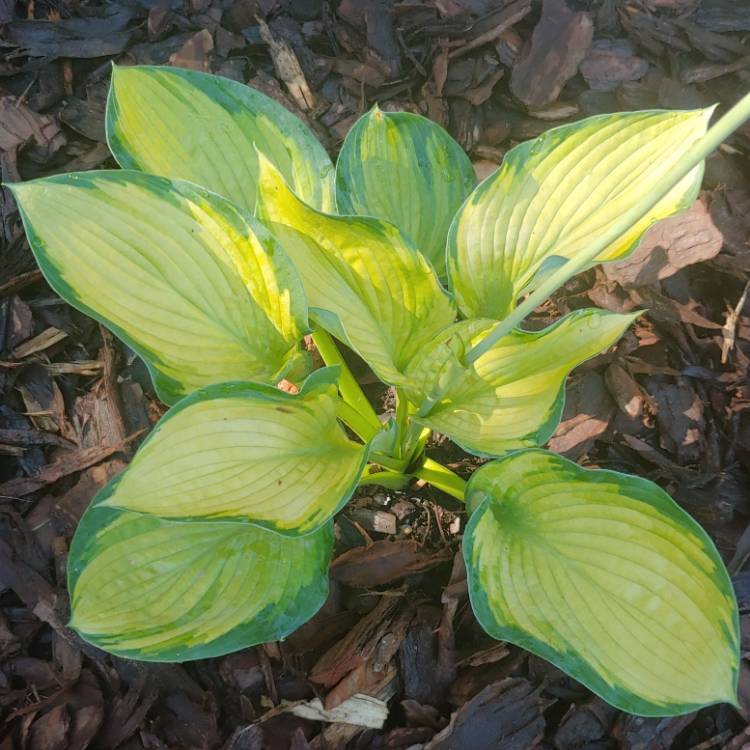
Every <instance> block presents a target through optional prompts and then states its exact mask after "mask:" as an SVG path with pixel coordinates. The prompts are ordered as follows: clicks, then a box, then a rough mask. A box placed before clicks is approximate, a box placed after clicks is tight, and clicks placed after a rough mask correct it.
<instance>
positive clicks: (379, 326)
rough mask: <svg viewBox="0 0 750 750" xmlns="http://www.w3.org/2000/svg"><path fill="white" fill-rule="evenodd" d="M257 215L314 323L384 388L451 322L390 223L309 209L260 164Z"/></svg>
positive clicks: (428, 274) (443, 299)
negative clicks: (290, 269)
mask: <svg viewBox="0 0 750 750" xmlns="http://www.w3.org/2000/svg"><path fill="white" fill-rule="evenodd" d="M258 213H259V216H260V218H261V219H262V221H263V222H264V223H265V224H266V225H267V226H268V227H269V228H270V229H271V231H273V233H274V234H275V235H276V237H277V238H278V239H279V241H280V242H281V244H282V245H283V247H284V249H285V250H286V252H287V253H288V254H289V256H290V257H291V258H292V260H293V261H294V263H295V265H296V267H297V268H298V269H299V272H300V276H301V277H302V281H303V284H304V286H305V293H306V296H307V300H308V303H309V305H310V316H311V317H312V318H313V320H314V321H315V322H316V323H317V324H318V325H320V326H321V327H322V328H324V329H325V330H327V331H328V332H329V333H331V334H332V335H333V336H335V337H336V338H338V339H339V340H340V341H343V342H344V343H345V344H346V345H347V346H349V347H350V348H352V349H353V350H354V351H355V352H357V353H358V354H359V355H360V356H361V357H362V358H363V359H364V360H365V361H366V362H367V363H368V364H369V365H370V366H371V367H372V369H373V370H374V371H375V373H376V374H377V376H378V377H379V378H380V379H381V380H383V381H385V382H386V383H390V384H392V385H398V384H400V383H401V382H402V381H403V370H404V368H405V367H406V364H407V363H408V361H409V360H410V359H411V358H412V357H413V356H414V353H415V352H416V351H418V350H419V348H420V347H421V346H423V345H424V344H425V343H426V342H427V341H429V340H430V339H431V338H432V337H433V336H435V335H436V334H437V333H438V332H439V331H441V330H442V329H443V328H445V327H446V326H447V325H450V324H451V323H452V322H453V320H454V318H455V311H454V308H453V305H452V302H451V300H450V299H449V297H448V296H447V295H446V294H445V292H444V290H443V288H442V287H441V286H440V282H439V281H438V279H437V277H436V276H435V273H434V271H433V269H432V266H431V265H430V263H429V262H428V261H427V259H426V258H425V257H424V256H423V255H422V254H421V253H419V252H417V251H416V250H415V249H414V248H413V247H412V246H411V245H410V244H408V242H407V241H406V240H405V239H404V237H403V236H402V235H401V233H400V232H399V231H398V230H397V229H396V228H395V227H394V226H393V225H391V224H388V223H387V222H384V221H379V220H377V219H371V218H359V217H349V216H329V215H326V214H323V213H320V212H319V211H315V210H313V209H312V208H310V207H309V206H307V205H305V204H304V203H303V202H302V201H301V200H300V199H299V198H297V197H296V196H295V195H294V193H293V192H292V191H291V190H290V189H289V187H288V186H287V184H286V183H285V182H284V178H283V177H282V175H281V174H280V173H279V171H278V170H277V169H275V168H274V167H273V165H271V164H270V162H268V161H267V160H265V159H261V177H260V188H259V197H258Z"/></svg>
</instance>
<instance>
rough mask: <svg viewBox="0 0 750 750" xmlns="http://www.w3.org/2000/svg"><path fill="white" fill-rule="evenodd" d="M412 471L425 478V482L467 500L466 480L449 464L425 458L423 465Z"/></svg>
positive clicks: (416, 475)
mask: <svg viewBox="0 0 750 750" xmlns="http://www.w3.org/2000/svg"><path fill="white" fill-rule="evenodd" d="M411 473H412V474H414V476H415V477H418V478H419V479H424V481H425V482H428V483H429V484H431V485H432V486H433V487H437V488H438V489H439V490H442V491H443V492H445V493H446V494H447V495H450V496H451V497H454V498H456V500H460V501H461V502H462V503H463V502H466V500H465V498H464V490H465V489H466V482H465V480H463V479H461V477H460V476H458V474H456V473H455V472H454V471H451V470H450V469H449V468H448V467H447V466H443V465H442V464H439V463H438V462H437V461H433V460H432V459H431V458H425V460H424V463H423V464H422V466H421V467H420V468H419V469H415V470H414V471H412V472H411Z"/></svg>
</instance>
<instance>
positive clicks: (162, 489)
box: [101, 367, 368, 536]
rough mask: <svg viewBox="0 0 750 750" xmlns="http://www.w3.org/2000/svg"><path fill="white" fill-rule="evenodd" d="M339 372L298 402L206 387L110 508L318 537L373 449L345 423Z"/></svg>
mask: <svg viewBox="0 0 750 750" xmlns="http://www.w3.org/2000/svg"><path fill="white" fill-rule="evenodd" d="M337 384H338V367H328V368H323V369H320V370H316V371H315V372H314V373H313V374H312V375H310V377H309V378H308V379H307V380H306V381H305V383H304V385H303V387H302V390H301V391H300V392H299V393H298V394H294V395H292V394H289V393H285V392H283V391H281V390H279V389H278V388H273V387H270V386H263V385H258V384H254V383H226V384H219V385H212V386H208V387H206V388H202V389H200V390H198V391H196V392H194V393H192V394H191V395H190V396H187V397H186V398H184V399H182V400H181V401H180V402H178V403H177V404H176V405H175V406H174V407H172V409H170V410H169V411H168V412H167V413H166V414H165V415H164V417H162V419H161V420H160V421H159V424H158V425H157V426H156V428H155V429H154V430H153V432H152V433H151V434H150V435H149V437H148V439H147V440H146V441H145V442H144V443H143V445H141V447H140V448H139V449H138V452H137V453H136V455H135V457H134V458H133V460H132V461H131V463H130V465H129V466H128V470H127V471H126V472H125V473H124V475H123V476H122V477H121V479H120V481H119V483H118V485H117V487H116V489H115V490H114V491H113V492H111V493H110V494H109V495H108V497H107V498H106V500H102V501H101V505H102V506H109V507H118V508H122V509H124V510H131V511H138V512H141V513H151V514H153V515H157V516H160V517H162V518H166V519H181V520H195V521H216V522H220V521H227V520H236V521H245V522H247V523H252V524H255V525H258V526H263V527H264V528H267V529H270V530H271V531H275V532H277V533H279V534H284V535H288V536H304V535H305V534H309V533H311V532H313V531H316V530H317V529H318V528H320V527H321V526H322V525H324V524H325V523H327V522H328V520H329V519H330V518H331V517H332V516H333V515H334V513H336V512H337V511H338V510H340V509H341V508H342V507H343V506H344V504H345V503H346V502H347V501H348V500H349V498H350V497H351V495H352V494H353V492H354V490H355V489H356V487H357V483H358V481H359V478H360V476H361V475H362V472H363V471H364V468H365V466H366V462H367V453H368V449H367V447H366V446H364V445H362V444H360V443H356V442H354V441H352V440H350V439H349V438H348V437H347V436H346V433H345V432H344V429H343V428H342V426H341V425H340V424H339V422H338V420H337V418H336V407H337V404H338V401H339V397H338V393H337Z"/></svg>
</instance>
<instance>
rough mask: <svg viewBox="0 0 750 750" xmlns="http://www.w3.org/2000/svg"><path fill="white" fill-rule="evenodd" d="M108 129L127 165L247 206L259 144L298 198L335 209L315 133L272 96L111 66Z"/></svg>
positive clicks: (186, 73) (192, 75) (224, 83)
mask: <svg viewBox="0 0 750 750" xmlns="http://www.w3.org/2000/svg"><path fill="white" fill-rule="evenodd" d="M106 126H107V142H108V143H109V147H110V149H111V150H112V153H113V154H114V155H115V159H117V163H118V164H119V165H120V166H121V167H123V168H125V169H138V170H141V171H143V172H151V173H153V174H158V175H162V176H164V177H172V178H181V179H184V180H190V181H191V182H196V183H198V184H199V185H203V186H204V187H207V188H208V189H209V190H213V191H214V192H216V193H219V195H223V196H224V197H226V198H229V199H230V200H232V201H234V202H235V203H236V204H237V205H239V206H241V207H243V208H245V209H248V210H249V211H252V210H253V208H254V206H255V193H256V182H257V179H258V157H257V155H256V150H255V149H256V148H257V149H258V151H260V152H261V153H263V154H264V155H265V156H266V157H267V158H268V159H270V160H271V161H272V162H273V163H274V164H275V165H276V167H278V169H279V170H281V173H282V174H283V175H284V177H285V178H286V179H287V180H289V183H290V184H291V185H292V186H293V188H294V190H295V191H296V192H297V193H298V194H299V195H300V196H301V197H302V198H303V199H304V200H306V201H307V202H308V203H310V204H311V205H313V206H315V207H316V208H320V209H322V210H324V211H330V210H333V206H334V199H333V164H332V163H331V160H330V158H329V157H328V154H327V153H326V151H325V149H324V148H323V147H322V146H321V145H320V143H319V142H318V140H317V138H315V136H314V135H313V134H312V133H311V132H310V130H309V129H308V128H307V126H306V125H305V124H304V123H303V122H302V121H301V120H299V119H298V118H297V117H295V116H294V115H293V114H292V113H291V112H289V111H288V110H287V109H285V108H284V107H282V106H281V105H280V104H277V103H276V102H275V101H274V100H273V99H270V98H269V97H267V96H266V95H265V94H261V92H260V91H256V90H255V89H253V88H250V87H249V86H245V85H243V84H241V83H237V82H236V81H232V80H230V79H228V78H221V77H220V76H213V75H208V74H206V73H198V72H195V71H191V70H182V69H181V68H167V67H160V66H150V65H144V66H133V67H119V66H116V67H115V68H114V69H113V71H112V86H111V88H110V90H109V100H108V102H107V120H106Z"/></svg>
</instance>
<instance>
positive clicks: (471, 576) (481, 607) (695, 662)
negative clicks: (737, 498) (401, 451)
mask: <svg viewBox="0 0 750 750" xmlns="http://www.w3.org/2000/svg"><path fill="white" fill-rule="evenodd" d="M466 498H467V505H468V506H469V509H470V510H473V511H474V512H473V515H472V516H471V519H470V520H469V523H468V525H467V528H466V533H465V535H464V558H465V560H466V568H467V572H468V580H469V594H470V598H471V603H472V607H473V608H474V612H475V614H476V616H477V619H478V620H479V622H480V623H481V625H482V627H483V628H484V629H485V630H486V631H487V632H488V633H489V634H490V635H491V636H493V637H494V638H498V639H500V640H504V641H509V642H510V643H515V644H516V645H518V646H522V647H523V648H526V649H528V650H529V651H531V652H533V653H535V654H537V655H538V656H541V657H542V658H544V659H547V660H548V661H551V662H552V663H553V664H555V665H556V666H558V667H559V668H560V669H562V670H563V671H565V672H567V673H568V674H569V675H570V676H571V677H573V678H575V679H576V680H578V681H579V682H582V683H583V684H584V685H586V686H587V687H588V688H590V689H591V690H593V691H594V692H595V693H596V694H597V695H599V696H600V697H601V698H603V699H604V700H605V701H607V702H608V703H611V704H612V705H613V706H616V707H617V708H620V709H622V710H623V711H629V712H631V713H635V714H640V715H643V716H672V715H676V714H683V713H688V712H690V711H694V710H696V709H698V708H700V707H701V706H705V705H708V704H711V703H718V702H722V701H725V702H728V703H733V704H735V705H736V702H737V699H736V690H737V676H738V669H739V622H738V615H737V604H736V602H735V598H734V593H733V590H732V584H731V581H730V580H729V576H728V575H727V572H726V569H725V568H724V564H723V563H722V561H721V558H720V557H719V554H718V553H717V551H716V548H715V547H714V545H713V544H712V543H711V540H710V539H709V538H708V536H707V535H706V533H705V532H704V531H703V530H702V529H701V528H700V526H698V524H697V523H696V522H695V521H694V520H693V519H692V518H691V517H690V516H688V514H687V513H685V512H684V511H683V510H682V509H681V508H680V507H679V506H677V505H676V504H675V502H674V501H673V500H672V499H671V498H670V497H669V495H667V494H666V493H665V492H664V491H663V490H662V489H660V488H659V487H658V486H657V485H655V484H654V483H653V482H649V481H647V480H645V479H641V478H638V477H631V476H626V475H623V474H618V473H616V472H613V471H603V470H588V469H582V468H580V467H579V466H576V465H575V464H574V463H572V462H571V461H568V460H567V459H564V458H562V457H560V456H557V455H555V454H553V453H548V452H546V451H542V450H530V451H520V452H518V453H514V454H511V455H510V456H508V457H506V458H503V459H501V460H499V461H493V462H492V463H489V464H485V465H484V466H482V467H481V468H480V469H479V470H478V471H476V472H475V473H474V474H473V476H472V477H471V479H470V480H469V483H468V485H467V488H466Z"/></svg>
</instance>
